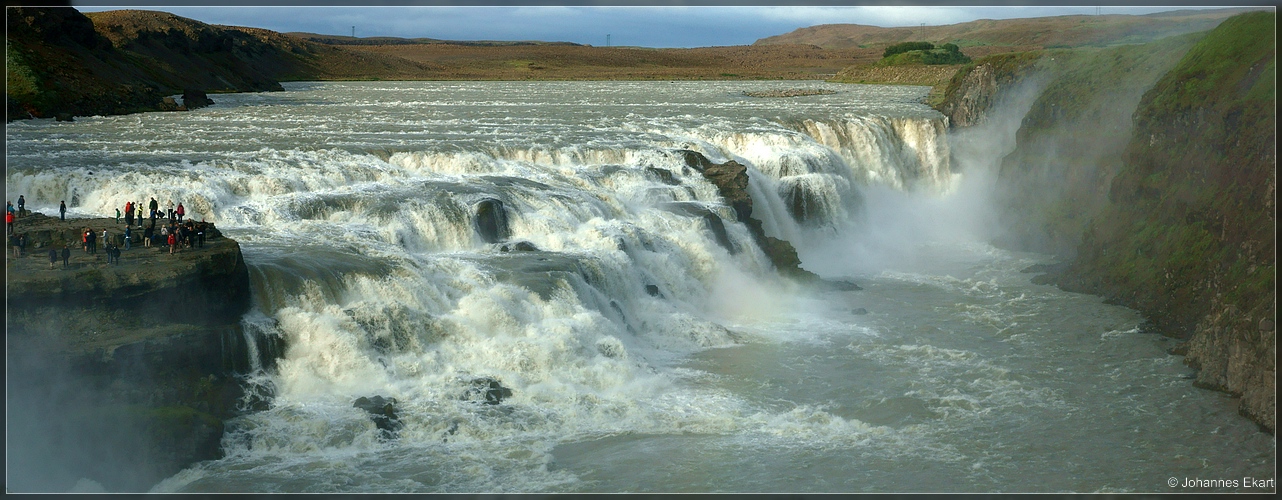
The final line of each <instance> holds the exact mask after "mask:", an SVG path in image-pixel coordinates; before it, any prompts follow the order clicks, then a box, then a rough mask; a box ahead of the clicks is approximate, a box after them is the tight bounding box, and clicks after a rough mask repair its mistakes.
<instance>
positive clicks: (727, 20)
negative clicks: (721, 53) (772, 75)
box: [72, 0, 1263, 47]
mask: <svg viewBox="0 0 1282 500" xmlns="http://www.w3.org/2000/svg"><path fill="white" fill-rule="evenodd" d="M323 1H325V0H319V1H314V2H310V3H313V4H317V3H322V2H323ZM751 1H752V0H748V1H745V2H740V3H750V2H751ZM758 2H760V0H758ZM824 2H827V3H829V4H832V3H836V2H833V1H832V0H819V1H815V2H811V3H815V4H819V3H824ZM171 3H179V2H171ZM242 3H245V2H242ZM274 3H277V4H281V3H286V2H284V1H277V2H274ZM299 3H301V2H299ZM337 3H344V2H342V1H341V0H340V1H339V2H337ZM345 3H348V4H352V3H356V2H355V0H348V1H346V2H345ZM362 3H368V4H378V3H388V2H387V1H379V0H373V1H370V2H362ZM491 3H497V2H491ZM528 3H529V2H527V5H523V6H507V7H504V6H490V7H457V6H454V7H446V6H435V7H430V6H417V7H405V6H379V5H365V6H360V7H356V6H284V5H279V6H263V5H262V3H261V2H259V4H258V5H254V6H235V7H196V6H147V5H148V2H146V1H145V0H144V1H137V0H135V1H133V2H104V1H97V2H73V3H72V5H73V6H75V7H76V8H77V9H78V10H80V11H82V12H90V11H101V10H115V9H120V8H131V7H126V6H135V7H132V8H144V9H151V10H160V11H165V12H170V13H173V14H176V15H179V16H183V17H188V18H191V19H195V20H198V21H201V22H205V23H209V24H225V25H233V26H249V27H255V28H266V29H270V30H273V31H279V32H290V31H304V32H311V33H321V34H328V35H351V34H352V28H353V26H354V27H355V33H356V36H358V37H370V36H394V37H404V38H420V37H422V38H436V39H444V40H542V41H559V42H574V43H582V44H590V45H598V46H603V45H606V42H607V38H606V37H607V35H609V44H610V45H616V46H617V45H633V46H642V47H706V46H715V45H748V44H751V43H752V42H754V41H756V40H757V39H760V38H764V37H768V36H773V35H780V34H784V33H788V32H790V31H793V30H795V29H798V28H804V27H807V26H814V25H818V24H833V23H854V24H866V25H873V26H883V27H891V26H920V25H921V24H922V23H925V24H926V25H943V24H955V23H961V22H966V21H973V20H976V19H1009V18H1020V17H1043V16H1060V15H1069V14H1094V13H1095V12H1096V7H1041V6H1011V7H951V6H943V5H938V4H937V5H930V6H917V7H911V6H898V5H887V6H863V7H846V6H813V7H769V6H755V7H722V6H709V5H707V3H708V2H704V3H705V5H702V6H666V7H659V6H611V7H591V6H571V5H568V3H569V2H562V3H563V5H542V6H541V5H529V4H528ZM578 3H586V2H582V1H580V2H578ZM598 3H604V2H598ZM653 3H659V2H658V1H655V2H653ZM668 3H682V2H680V1H679V0H678V1H675V2H673V1H669V2H668ZM775 3H784V2H783V0H780V1H779V2H775ZM797 3H806V2H805V0H799V1H798V2H797ZM852 3H853V2H852ZM1139 3H1140V2H1136V4H1139ZM1179 3H1181V2H1171V3H1170V4H1167V5H1171V4H1179ZM1184 3H1186V4H1187V2H1184ZM1262 3H1263V2H1260V1H1251V0H1248V2H1246V3H1240V4H1241V5H1251V4H1254V5H1259V4H1262ZM150 4H152V5H161V4H163V2H155V1H152V2H150ZM107 5H111V6H107ZM192 5H195V4H192ZM1184 8H1189V7H1179V6H1173V7H1155V6H1146V7H1123V6H1104V7H1100V10H1101V12H1103V13H1105V14H1148V13H1153V12H1162V11H1169V10H1178V9H1184Z"/></svg>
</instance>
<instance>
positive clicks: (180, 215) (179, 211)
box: [174, 203, 187, 224]
mask: <svg viewBox="0 0 1282 500" xmlns="http://www.w3.org/2000/svg"><path fill="white" fill-rule="evenodd" d="M174 213H175V214H177V215H178V223H179V224H181V223H182V221H183V215H184V214H186V213H187V211H186V210H184V209H183V204H182V203H179V204H178V209H177V210H175V211H174Z"/></svg>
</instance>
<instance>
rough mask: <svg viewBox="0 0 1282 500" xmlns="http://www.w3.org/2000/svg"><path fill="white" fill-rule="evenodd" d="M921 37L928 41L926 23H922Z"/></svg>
mask: <svg viewBox="0 0 1282 500" xmlns="http://www.w3.org/2000/svg"><path fill="white" fill-rule="evenodd" d="M921 39H922V41H926V23H921Z"/></svg>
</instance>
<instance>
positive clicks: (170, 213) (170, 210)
mask: <svg viewBox="0 0 1282 500" xmlns="http://www.w3.org/2000/svg"><path fill="white" fill-rule="evenodd" d="M165 214H166V215H168V216H169V222H173V221H174V200H169V207H168V208H166V209H165Z"/></svg>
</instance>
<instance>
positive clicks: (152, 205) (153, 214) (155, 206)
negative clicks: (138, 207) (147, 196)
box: [147, 196, 160, 221]
mask: <svg viewBox="0 0 1282 500" xmlns="http://www.w3.org/2000/svg"><path fill="white" fill-rule="evenodd" d="M147 206H148V207H150V208H151V220H152V221H155V220H156V210H159V209H160V204H159V203H156V197H155V196H152V197H151V203H150V204H149V205H147Z"/></svg>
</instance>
